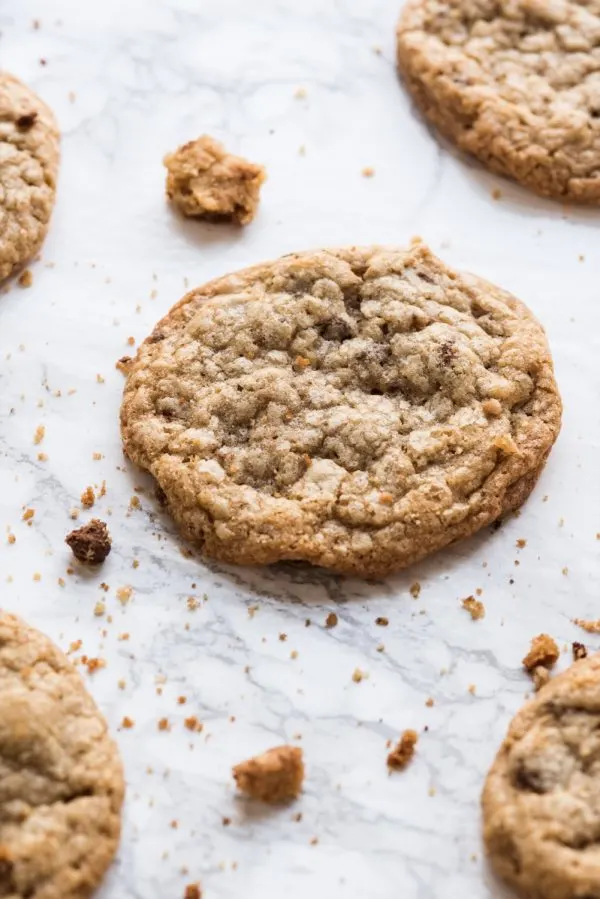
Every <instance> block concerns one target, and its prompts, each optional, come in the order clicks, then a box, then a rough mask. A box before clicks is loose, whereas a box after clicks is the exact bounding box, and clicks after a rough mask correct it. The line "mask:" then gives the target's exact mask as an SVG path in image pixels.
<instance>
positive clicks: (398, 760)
mask: <svg viewBox="0 0 600 899" xmlns="http://www.w3.org/2000/svg"><path fill="white" fill-rule="evenodd" d="M418 739H419V736H418V734H417V732H416V730H405V731H404V733H403V734H402V736H401V737H400V740H399V741H398V744H397V745H396V746H395V747H394V749H392V751H391V752H390V753H389V754H388V757H387V764H388V768H389V769H390V771H403V770H404V768H406V766H407V765H408V763H409V762H410V760H411V759H412V757H413V755H414V754H415V746H416V745H417V741H418Z"/></svg>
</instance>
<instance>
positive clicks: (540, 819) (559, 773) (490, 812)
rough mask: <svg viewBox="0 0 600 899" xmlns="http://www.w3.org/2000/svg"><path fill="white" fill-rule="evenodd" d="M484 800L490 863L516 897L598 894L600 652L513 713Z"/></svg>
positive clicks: (578, 898)
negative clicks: (514, 715)
mask: <svg viewBox="0 0 600 899" xmlns="http://www.w3.org/2000/svg"><path fill="white" fill-rule="evenodd" d="M482 803H483V822H484V840H485V844H486V849H487V852H488V855H489V858H490V861H491V863H492V865H493V867H494V868H495V870H496V872H497V873H498V874H499V875H500V877H502V878H503V879H504V880H505V881H506V882H507V883H508V884H510V886H512V887H513V888H514V889H515V890H516V891H517V893H518V895H519V896H522V897H525V899H597V897H600V655H596V656H592V657H590V658H586V659H582V660H581V661H578V662H575V663H574V664H573V665H572V666H571V668H569V669H568V670H567V671H565V672H563V673H562V674H560V675H558V677H555V678H554V679H553V680H552V681H550V683H549V684H548V685H547V686H545V687H543V688H542V689H541V690H540V692H539V693H538V694H537V696H536V697H535V699H533V700H531V701H530V702H528V703H527V704H526V705H525V706H524V707H523V709H522V710H521V711H520V712H519V713H518V714H517V715H516V717H515V718H514V719H513V721H512V723H511V725H510V727H509V730H508V734H507V736H506V738H505V740H504V742H503V744H502V746H501V748H500V751H499V753H498V755H497V757H496V760H495V762H494V764H493V765H492V768H491V770H490V773H489V774H488V777H487V781H486V784H485V787H484V791H483V797H482Z"/></svg>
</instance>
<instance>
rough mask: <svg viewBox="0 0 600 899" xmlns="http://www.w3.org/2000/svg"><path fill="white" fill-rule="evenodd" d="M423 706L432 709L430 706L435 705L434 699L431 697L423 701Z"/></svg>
mask: <svg viewBox="0 0 600 899" xmlns="http://www.w3.org/2000/svg"><path fill="white" fill-rule="evenodd" d="M425 705H426V706H427V708H428V709H430V708H432V706H434V705H435V699H434V698H433V697H432V696H430V697H429V699H426V700H425Z"/></svg>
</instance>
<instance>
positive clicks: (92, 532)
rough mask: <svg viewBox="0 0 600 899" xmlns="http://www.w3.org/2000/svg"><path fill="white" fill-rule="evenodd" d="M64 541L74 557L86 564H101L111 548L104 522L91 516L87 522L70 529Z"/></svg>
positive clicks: (109, 537)
mask: <svg viewBox="0 0 600 899" xmlns="http://www.w3.org/2000/svg"><path fill="white" fill-rule="evenodd" d="M65 543H66V544H67V546H69V547H70V549H71V551H72V553H73V555H74V556H75V558H76V559H77V560H78V561H79V562H83V563H84V564H86V565H101V564H102V562H104V560H105V559H106V557H107V556H108V554H109V553H110V551H111V548H112V540H111V536H110V534H109V532H108V528H107V526H106V523H105V522H104V521H101V520H100V519H99V518H92V519H91V521H88V523H87V524H84V525H83V526H82V527H80V528H77V529H76V530H74V531H71V533H70V534H67V536H66V537H65Z"/></svg>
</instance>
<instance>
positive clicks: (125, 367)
mask: <svg viewBox="0 0 600 899" xmlns="http://www.w3.org/2000/svg"><path fill="white" fill-rule="evenodd" d="M132 362H133V359H132V358H131V356H121V358H120V359H117V361H116V362H115V368H117V369H118V370H119V371H120V372H122V373H123V374H124V375H126V374H128V372H129V366H130V365H131V363H132Z"/></svg>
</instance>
